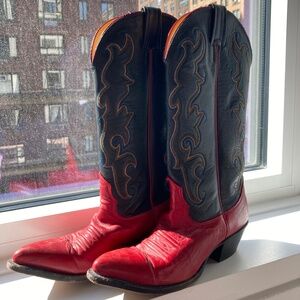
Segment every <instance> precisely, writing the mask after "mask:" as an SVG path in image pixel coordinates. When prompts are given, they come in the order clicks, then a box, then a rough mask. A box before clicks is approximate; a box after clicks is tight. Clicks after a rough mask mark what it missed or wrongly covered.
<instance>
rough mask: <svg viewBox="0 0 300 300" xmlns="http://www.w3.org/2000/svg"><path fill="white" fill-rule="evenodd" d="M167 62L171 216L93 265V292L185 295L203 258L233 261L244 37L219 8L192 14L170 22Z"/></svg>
mask: <svg viewBox="0 0 300 300" xmlns="http://www.w3.org/2000/svg"><path fill="white" fill-rule="evenodd" d="M164 59H165V65H166V69H167V71H166V84H167V100H166V101H167V102H168V111H167V121H168V135H167V142H168V145H167V163H168V179H167V181H168V184H169V187H170V210H169V211H168V212H167V213H165V214H164V215H163V216H162V217H161V219H160V220H159V222H158V225H157V226H156V228H155V230H154V231H153V233H152V234H151V235H150V236H149V237H147V238H146V239H144V240H143V241H142V242H140V243H138V244H137V245H135V246H131V247H127V248H123V249H117V250H114V251H111V252H107V253H105V254H103V255H102V256H100V257H99V258H98V259H96V260H95V262H94V263H93V266H92V268H91V269H90V270H89V271H88V273H87V276H88V279H89V280H91V281H92V282H93V283H96V284H104V285H110V286H116V287H120V288H125V289H129V290H134V291H137V292H144V293H166V292H171V291H175V290H178V289H181V288H184V287H186V286H188V285H189V284H190V283H192V282H193V281H194V280H196V279H197V278H198V277H199V276H200V274H201V272H202V270H203V268H204V266H205V264H206V262H207V260H208V258H210V257H211V258H213V259H215V260H217V261H222V260H224V259H226V258H227V257H229V256H231V255H233V254H234V252H235V251H236V249H237V246H238V244H239V241H240V239H241V236H242V233H243V230H244V228H245V226H246V225H247V222H248V213H247V203H246V197H245V193H244V187H243V175H242V173H243V167H244V153H243V143H244V133H245V130H244V128H245V113H246V97H247V91H248V80H249V69H250V64H251V60H252V54H251V46H250V43H249V40H248V37H247V35H246V33H245V30H244V29H243V27H242V26H241V24H240V23H239V21H238V20H237V19H236V18H235V17H234V15H233V14H231V13H230V12H227V11H226V9H225V8H224V7H222V6H209V7H203V8H199V9H197V10H195V11H193V12H191V13H188V14H186V15H184V16H183V17H182V18H180V19H179V20H178V21H177V22H175V24H174V25H173V27H172V28H171V30H170V33H169V35H168V40H167V43H166V48H165V53H164Z"/></svg>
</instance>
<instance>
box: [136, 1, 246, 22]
mask: <svg viewBox="0 0 300 300" xmlns="http://www.w3.org/2000/svg"><path fill="white" fill-rule="evenodd" d="M244 1H245V0H218V1H216V0H139V8H142V7H143V6H153V7H159V8H161V10H163V11H164V12H167V13H169V14H171V15H174V16H176V17H180V16H182V15H184V14H185V13H187V12H189V11H191V10H193V9H195V8H198V7H201V6H207V5H209V4H212V3H214V4H221V5H225V6H226V7H227V9H228V10H229V11H231V12H232V13H233V14H234V15H235V16H236V17H237V18H238V19H242V18H243V16H244Z"/></svg>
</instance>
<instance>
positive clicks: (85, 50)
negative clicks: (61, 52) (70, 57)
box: [80, 36, 89, 54]
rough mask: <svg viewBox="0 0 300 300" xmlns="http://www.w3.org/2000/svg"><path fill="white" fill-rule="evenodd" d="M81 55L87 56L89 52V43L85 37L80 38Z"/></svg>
mask: <svg viewBox="0 0 300 300" xmlns="http://www.w3.org/2000/svg"><path fill="white" fill-rule="evenodd" d="M80 45H81V54H87V53H88V52H89V43H88V38H87V37H86V36H81V37H80Z"/></svg>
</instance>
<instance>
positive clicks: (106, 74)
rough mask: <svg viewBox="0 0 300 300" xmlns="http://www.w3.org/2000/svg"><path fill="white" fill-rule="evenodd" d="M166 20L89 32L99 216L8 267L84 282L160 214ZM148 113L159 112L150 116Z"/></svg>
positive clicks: (140, 18) (132, 17)
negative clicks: (96, 263)
mask: <svg viewBox="0 0 300 300" xmlns="http://www.w3.org/2000/svg"><path fill="white" fill-rule="evenodd" d="M174 22H175V18H174V17H172V16H170V15H167V14H164V13H163V14H162V13H161V11H160V10H158V9H152V8H145V9H144V11H142V12H135V13H131V14H128V15H125V16H122V17H117V18H114V19H112V20H110V21H108V22H107V23H105V24H104V25H103V26H102V27H100V28H99V30H98V31H97V32H96V34H95V36H94V40H93V42H92V47H91V60H92V64H93V67H94V69H95V74H96V82H97V109H98V123H99V129H100V130H99V132H100V139H99V140H100V149H101V150H100V208H99V211H98V212H97V213H96V214H95V215H94V216H93V218H92V220H91V222H90V224H89V225H88V226H87V227H86V228H84V229H82V230H80V231H77V232H75V233H71V234H67V235H65V236H62V237H58V238H53V239H48V240H44V241H39V242H36V243H32V244H29V245H26V246H24V247H22V248H21V249H20V250H18V251H17V252H16V253H15V254H14V256H13V258H12V260H10V261H9V262H8V267H9V268H10V269H12V270H14V271H17V272H21V273H26V274H31V275H37V276H41V277H45V278H50V279H55V280H66V281H68V280H71V281H76V280H82V279H86V277H85V274H86V271H87V270H88V268H90V267H91V265H92V263H93V261H94V260H95V259H96V258H97V257H98V256H99V255H101V254H103V253H104V252H107V251H110V250H113V249H116V248H119V247H121V246H125V245H130V244H132V243H133V242H137V241H138V240H140V239H142V238H143V237H144V236H146V235H147V234H148V233H149V232H150V231H151V229H153V227H154V226H155V224H156V221H157V218H158V216H160V214H161V212H162V211H164V210H165V209H166V208H167V206H168V201H166V200H167V199H168V198H169V196H168V188H167V185H166V184H165V178H166V174H167V168H166V165H165V163H164V154H165V144H166V137H165V136H166V135H165V134H164V133H165V129H164V127H163V126H164V123H165V122H164V117H165V116H164V114H163V111H164V110H165V109H164V92H165V91H164V90H163V86H164V85H163V77H164V73H163V69H164V68H163V63H162V61H163V59H162V55H163V47H164V44H165V41H166V37H167V33H168V31H169V29H170V27H171V25H172V24H173V23H174ZM154 71H155V73H156V74H158V76H157V77H156V78H154V76H153V74H154ZM156 85H157V86H156ZM155 110H157V111H160V112H161V114H157V115H156V116H153V111H155ZM153 121H155V122H153ZM154 132H155V133H156V134H155V135H154ZM164 137H165V138H164Z"/></svg>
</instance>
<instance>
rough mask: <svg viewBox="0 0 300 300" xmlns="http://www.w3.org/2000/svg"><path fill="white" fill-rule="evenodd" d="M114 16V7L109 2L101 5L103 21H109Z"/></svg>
mask: <svg viewBox="0 0 300 300" xmlns="http://www.w3.org/2000/svg"><path fill="white" fill-rule="evenodd" d="M113 16H114V5H113V4H112V3H109V2H102V3H101V18H102V21H107V20H109V19H111V18H113Z"/></svg>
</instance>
